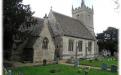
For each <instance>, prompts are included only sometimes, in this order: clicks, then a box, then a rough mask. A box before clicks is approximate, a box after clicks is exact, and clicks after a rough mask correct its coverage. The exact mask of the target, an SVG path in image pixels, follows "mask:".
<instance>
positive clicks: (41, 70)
mask: <svg viewBox="0 0 121 75" xmlns="http://www.w3.org/2000/svg"><path fill="white" fill-rule="evenodd" d="M53 70H56V72H55V73H52V72H53ZM12 71H14V72H22V73H23V74H24V75H84V72H83V70H82V69H81V71H79V68H76V67H73V66H67V65H62V64H53V65H47V66H33V67H32V66H31V67H19V68H14V69H12ZM97 73H98V74H97ZM89 75H118V73H112V72H108V71H101V70H94V69H91V70H90V71H89Z"/></svg>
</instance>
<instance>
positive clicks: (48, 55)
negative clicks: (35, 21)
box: [33, 19, 55, 63]
mask: <svg viewBox="0 0 121 75" xmlns="http://www.w3.org/2000/svg"><path fill="white" fill-rule="evenodd" d="M44 37H47V38H48V40H49V43H48V49H43V48H42V41H43V38H44ZM54 52H55V46H54V42H53V39H52V37H51V34H50V31H49V29H48V20H47V19H45V21H44V27H43V29H42V32H41V33H40V38H38V39H37V40H36V43H35V44H34V56H33V57H34V59H33V62H34V63H40V62H42V61H43V59H46V60H47V61H53V60H54Z"/></svg>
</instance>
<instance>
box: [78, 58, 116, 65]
mask: <svg viewBox="0 0 121 75" xmlns="http://www.w3.org/2000/svg"><path fill="white" fill-rule="evenodd" d="M111 58H112V57H107V58H103V59H98V60H92V61H90V60H80V64H81V65H90V66H95V67H100V66H101V65H102V64H103V63H105V64H107V65H108V67H110V66H111V65H118V61H117V60H111Z"/></svg>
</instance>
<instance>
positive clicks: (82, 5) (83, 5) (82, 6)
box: [81, 0, 86, 8]
mask: <svg viewBox="0 0 121 75" xmlns="http://www.w3.org/2000/svg"><path fill="white" fill-rule="evenodd" d="M84 7H86V6H85V2H84V0H82V3H81V8H84Z"/></svg>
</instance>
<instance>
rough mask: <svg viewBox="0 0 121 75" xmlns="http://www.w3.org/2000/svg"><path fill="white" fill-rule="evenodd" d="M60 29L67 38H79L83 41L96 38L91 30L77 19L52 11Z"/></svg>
mask: <svg viewBox="0 0 121 75" xmlns="http://www.w3.org/2000/svg"><path fill="white" fill-rule="evenodd" d="M52 13H53V14H54V16H55V18H56V20H57V22H58V23H59V24H58V25H60V26H58V27H61V30H62V33H63V35H65V36H72V37H78V38H83V39H89V40H94V39H95V38H94V37H93V35H92V34H91V33H90V32H89V30H88V29H87V28H86V27H85V26H84V25H83V24H82V23H81V22H80V21H79V20H77V19H74V18H72V17H69V16H66V15H63V14H60V13H57V12H54V11H52Z"/></svg>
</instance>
